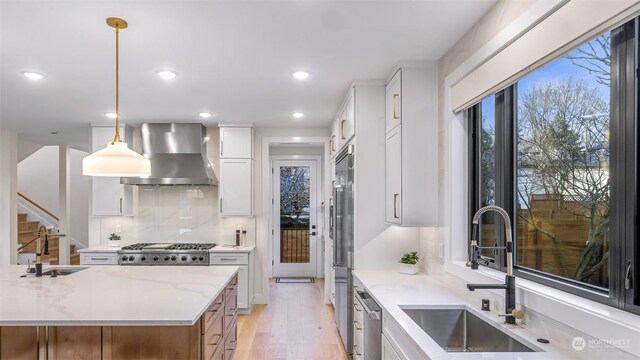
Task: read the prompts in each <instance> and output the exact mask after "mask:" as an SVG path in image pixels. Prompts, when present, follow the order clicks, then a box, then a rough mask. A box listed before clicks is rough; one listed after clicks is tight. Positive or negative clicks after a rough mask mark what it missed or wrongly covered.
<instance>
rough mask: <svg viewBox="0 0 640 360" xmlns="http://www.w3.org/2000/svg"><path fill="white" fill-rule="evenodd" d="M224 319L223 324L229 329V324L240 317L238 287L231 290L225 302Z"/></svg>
mask: <svg viewBox="0 0 640 360" xmlns="http://www.w3.org/2000/svg"><path fill="white" fill-rule="evenodd" d="M224 308H225V311H224V319H223V323H224V324H223V325H224V328H225V329H229V326H231V325H232V324H233V322H234V321H235V320H236V319H237V318H238V289H237V288H236V289H234V290H232V291H231V293H230V294H229V296H228V297H226V298H225V304H224Z"/></svg>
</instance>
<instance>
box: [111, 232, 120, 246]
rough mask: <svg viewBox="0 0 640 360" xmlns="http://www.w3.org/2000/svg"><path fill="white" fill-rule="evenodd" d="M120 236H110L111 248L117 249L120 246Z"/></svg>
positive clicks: (112, 234)
mask: <svg viewBox="0 0 640 360" xmlns="http://www.w3.org/2000/svg"><path fill="white" fill-rule="evenodd" d="M120 239H121V238H120V235H118V234H116V233H111V235H109V246H112V247H117V246H120Z"/></svg>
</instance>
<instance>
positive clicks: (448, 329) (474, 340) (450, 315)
mask: <svg viewBox="0 0 640 360" xmlns="http://www.w3.org/2000/svg"><path fill="white" fill-rule="evenodd" d="M401 308H402V310H403V311H404V312H405V313H406V314H407V315H409V317H410V318H411V319H412V320H413V321H414V322H415V323H416V324H418V326H420V327H421V328H422V330H424V331H425V332H426V333H427V335H429V336H430V337H431V338H432V339H433V340H434V341H435V342H436V343H438V345H440V347H442V349H444V350H445V351H447V352H534V351H539V350H537V349H534V348H532V347H530V346H527V345H525V344H523V343H522V342H520V341H518V340H516V339H515V338H513V337H511V336H510V335H509V334H507V333H505V332H504V331H502V330H501V329H500V328H498V327H497V326H498V325H494V324H491V323H489V322H487V321H484V320H482V319H481V318H480V317H478V316H477V315H475V314H473V313H472V312H471V311H469V310H468V309H466V308H465V307H456V308H453V307H447V308H436V307H433V308H410V307H406V308H405V307H401Z"/></svg>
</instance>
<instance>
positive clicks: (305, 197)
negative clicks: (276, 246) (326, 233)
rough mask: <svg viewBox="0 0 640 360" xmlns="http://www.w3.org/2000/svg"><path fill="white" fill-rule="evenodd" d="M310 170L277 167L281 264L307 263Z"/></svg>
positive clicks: (305, 167)
mask: <svg viewBox="0 0 640 360" xmlns="http://www.w3.org/2000/svg"><path fill="white" fill-rule="evenodd" d="M310 170H311V168H310V167H309V166H282V167H280V263H288V264H292V263H296V264H300V263H309V261H310V250H311V249H310V243H309V240H310V238H309V235H310V234H309V231H310V229H309V226H310V222H309V218H310V213H309V210H310V203H309V201H310V194H311V179H310Z"/></svg>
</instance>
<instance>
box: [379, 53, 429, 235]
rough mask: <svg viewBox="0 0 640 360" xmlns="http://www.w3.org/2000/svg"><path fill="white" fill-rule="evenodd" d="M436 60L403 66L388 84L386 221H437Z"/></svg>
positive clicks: (416, 223) (424, 223) (407, 223)
mask: <svg viewBox="0 0 640 360" xmlns="http://www.w3.org/2000/svg"><path fill="white" fill-rule="evenodd" d="M436 69H437V67H436V64H435V63H426V64H424V66H414V67H402V68H400V69H399V70H398V71H397V72H396V73H394V75H393V76H392V77H391V79H390V80H389V82H388V83H387V87H386V102H385V104H386V111H385V124H386V131H387V136H386V145H385V148H386V150H385V151H386V156H385V159H386V166H385V168H386V175H385V180H386V182H387V184H386V186H385V189H386V190H385V192H386V194H385V207H386V216H385V217H386V221H387V223H389V224H394V225H401V226H435V225H437V223H438V205H437V204H438V96H437V73H436Z"/></svg>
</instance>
